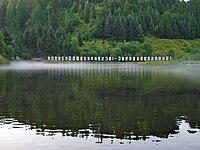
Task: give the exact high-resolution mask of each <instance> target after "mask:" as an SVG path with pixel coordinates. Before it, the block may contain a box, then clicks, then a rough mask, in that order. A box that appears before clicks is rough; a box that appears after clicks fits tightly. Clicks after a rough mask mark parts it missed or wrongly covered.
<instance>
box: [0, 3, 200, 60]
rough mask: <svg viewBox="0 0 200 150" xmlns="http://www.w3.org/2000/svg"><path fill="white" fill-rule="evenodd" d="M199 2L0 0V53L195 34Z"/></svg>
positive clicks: (40, 53)
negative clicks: (95, 41)
mask: <svg viewBox="0 0 200 150" xmlns="http://www.w3.org/2000/svg"><path fill="white" fill-rule="evenodd" d="M199 6H200V1H199V0H190V1H188V2H184V1H179V0H134V1H132V0H59V1H58V0H0V54H1V55H3V56H5V57H7V58H12V57H14V56H20V57H24V58H30V57H45V56H47V55H55V54H57V55H80V54H81V53H84V52H81V49H80V47H81V46H82V45H83V44H84V43H85V42H87V41H91V40H92V39H101V40H102V41H104V40H111V41H116V42H130V41H139V42H143V41H144V36H154V37H158V38H169V39H175V38H182V39H195V38H199V37H200V15H199V14H200V9H199ZM102 49H103V47H102ZM116 49H117V48H116ZM144 50H145V49H143V53H144V55H146V54H145V53H149V52H144ZM94 51H95V50H94ZM94 51H93V52H94ZM104 51H105V49H104ZM96 52H97V51H96ZM116 53H120V52H119V49H118V51H117V52H116ZM93 55H94V54H93Z"/></svg>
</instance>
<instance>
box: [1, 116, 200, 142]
mask: <svg viewBox="0 0 200 150" xmlns="http://www.w3.org/2000/svg"><path fill="white" fill-rule="evenodd" d="M0 118H1V119H0V130H2V129H9V130H16V129H18V130H21V132H27V131H28V130H33V131H34V132H35V134H36V135H37V136H56V135H57V134H60V135H62V136H64V137H65V136H66V137H76V138H83V139H85V140H88V138H94V139H96V140H95V143H103V141H104V140H106V139H109V140H110V142H111V144H113V142H114V139H116V138H117V137H116V135H110V134H101V133H100V127H101V125H100V124H93V125H92V124H89V126H88V128H87V129H79V130H78V131H77V132H73V131H72V130H59V129H54V130H53V129H41V128H37V127H36V126H30V125H27V124H24V123H20V122H19V121H18V120H16V119H15V118H7V117H3V116H1V117H0ZM176 125H177V129H176V130H174V132H173V133H171V134H170V135H169V137H168V139H169V140H170V139H173V138H180V139H181V138H182V137H183V138H185V137H187V136H192V135H200V129H199V128H197V127H196V128H192V127H191V126H190V124H189V123H188V120H187V117H186V116H180V117H178V119H177V120H176ZM44 126H45V125H44ZM124 135H126V136H125V137H124V138H123V140H122V141H121V142H120V144H131V143H132V142H131V141H135V140H136V141H140V140H142V141H143V140H144V139H143V136H139V135H135V134H134V132H125V133H124ZM147 139H148V140H151V141H152V142H155V143H160V142H162V141H165V140H164V139H163V138H158V137H156V136H152V135H149V136H148V137H146V139H145V140H147ZM126 141H129V142H126Z"/></svg>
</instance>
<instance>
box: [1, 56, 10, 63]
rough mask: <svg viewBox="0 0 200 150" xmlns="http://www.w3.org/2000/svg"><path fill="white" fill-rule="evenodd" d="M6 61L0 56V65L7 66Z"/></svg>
mask: <svg viewBox="0 0 200 150" xmlns="http://www.w3.org/2000/svg"><path fill="white" fill-rule="evenodd" d="M7 63H8V60H7V59H6V58H4V57H3V56H2V55H1V54H0V64H7Z"/></svg>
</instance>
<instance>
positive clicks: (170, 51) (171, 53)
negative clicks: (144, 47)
mask: <svg viewBox="0 0 200 150" xmlns="http://www.w3.org/2000/svg"><path fill="white" fill-rule="evenodd" d="M168 56H171V57H172V58H174V57H175V51H174V49H172V48H171V49H169V51H168Z"/></svg>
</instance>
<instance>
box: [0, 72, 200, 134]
mask: <svg viewBox="0 0 200 150" xmlns="http://www.w3.org/2000/svg"><path fill="white" fill-rule="evenodd" d="M61 72H62V73H59V72H57V73H56V75H55V74H53V75H52V73H50V74H48V73H47V72H46V71H42V72H37V71H36V72H32V71H31V72H28V71H27V72H7V73H6V78H4V76H3V79H2V77H1V79H0V82H1V83H4V84H1V85H0V88H1V89H5V92H3V93H2V95H3V96H2V97H3V98H2V99H1V104H2V103H3V102H4V101H5V100H6V101H7V103H6V106H5V105H1V106H0V109H1V110H2V109H3V108H4V109H5V108H7V110H6V111H7V112H10V113H11V114H13V115H14V116H15V117H16V118H17V119H18V120H20V121H21V122H25V123H28V124H35V125H36V126H37V127H38V128H42V129H44V128H48V129H62V130H72V132H76V131H78V130H79V129H80V128H84V129H87V128H88V125H89V124H97V123H100V124H101V128H100V132H101V133H108V134H115V135H117V137H119V138H123V137H125V136H126V137H129V136H131V135H132V134H134V135H138V136H139V135H140V136H143V138H146V136H147V135H155V136H159V137H167V136H168V135H169V133H172V132H173V131H174V130H175V129H176V128H177V126H176V123H175V118H176V116H180V115H187V116H189V121H190V123H191V125H192V126H196V124H198V125H199V124H200V122H199V121H198V120H199V118H198V117H197V116H199V114H200V109H199V108H200V102H199V101H198V100H199V99H198V95H197V93H198V92H199V89H197V88H196V92H194V93H193V94H190V92H191V91H192V89H190V88H189V89H188V88H187V86H186V85H185V84H183V82H181V80H179V79H178V78H176V77H175V76H172V77H171V75H164V74H159V73H156V72H150V71H149V72H145V71H144V70H139V71H138V72H117V71H113V72H109V71H108V72H107V71H106V72H101V71H100V72H98V73H97V72H95V71H94V72H93V70H92V71H90V72H89V73H88V72H87V71H85V72H84V71H83V72H81V73H80V72H76V71H72V72H71V71H62V70H61ZM169 81H170V82H169ZM5 83H6V84H5ZM180 91H181V92H183V93H180ZM194 112H195V114H196V115H193V114H194ZM195 116H196V117H195ZM43 125H45V126H43Z"/></svg>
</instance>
